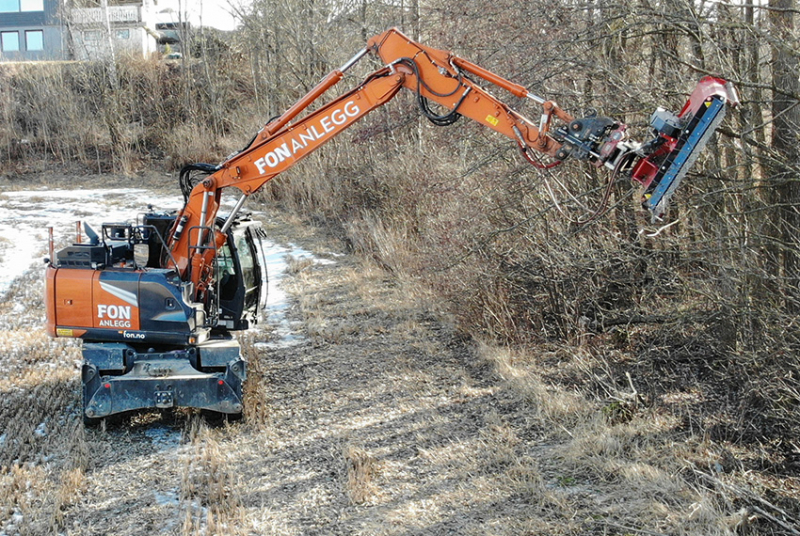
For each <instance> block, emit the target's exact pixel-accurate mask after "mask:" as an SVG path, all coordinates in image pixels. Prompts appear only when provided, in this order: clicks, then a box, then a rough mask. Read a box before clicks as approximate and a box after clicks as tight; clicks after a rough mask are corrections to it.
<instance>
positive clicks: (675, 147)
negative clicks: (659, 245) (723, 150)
mask: <svg viewBox="0 0 800 536" xmlns="http://www.w3.org/2000/svg"><path fill="white" fill-rule="evenodd" d="M726 104H727V105H730V106H736V105H737V104H739V99H738V96H737V95H736V89H735V88H734V87H733V84H731V83H730V82H726V81H725V80H722V79H720V78H714V77H711V76H706V77H704V78H703V79H701V80H700V82H699V83H698V84H697V87H695V89H694V91H693V92H692V95H691V96H690V97H689V100H688V101H686V104H685V105H684V106H683V109H682V110H681V112H680V113H679V114H678V115H677V116H675V115H674V114H671V113H670V112H667V111H666V110H664V109H663V108H659V109H658V110H656V111H655V113H654V114H653V116H652V118H651V119H650V124H651V126H652V127H653V128H654V129H655V131H656V135H657V137H656V138H655V139H654V140H653V141H651V142H649V143H648V144H646V145H644V146H643V147H642V148H641V149H640V150H644V151H645V154H647V156H646V157H645V158H642V159H641V160H640V161H639V162H638V163H637V164H636V166H635V167H634V169H633V172H632V173H631V178H632V179H633V180H635V181H637V182H639V183H641V184H642V185H643V186H644V188H645V191H644V198H643V205H644V206H645V207H646V208H647V209H648V210H650V213H651V214H652V215H653V219H659V218H661V216H662V215H663V214H664V213H665V212H666V210H667V207H668V206H669V200H670V198H671V197H672V194H674V193H675V190H676V189H677V188H678V186H679V185H680V183H681V180H682V179H683V177H684V176H686V173H687V172H688V171H689V169H690V168H691V167H692V164H694V162H695V160H697V157H698V156H699V155H700V153H701V152H702V151H703V149H704V148H705V146H706V144H707V143H708V141H709V140H710V139H711V136H712V135H713V134H714V132H715V131H716V130H717V127H718V126H719V124H720V123H721V122H722V119H723V118H724V117H725V111H726Z"/></svg>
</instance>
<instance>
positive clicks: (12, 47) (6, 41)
mask: <svg viewBox="0 0 800 536" xmlns="http://www.w3.org/2000/svg"><path fill="white" fill-rule="evenodd" d="M0 47H2V49H3V52H18V51H19V32H0Z"/></svg>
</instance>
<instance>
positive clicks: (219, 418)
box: [200, 409, 244, 425]
mask: <svg viewBox="0 0 800 536" xmlns="http://www.w3.org/2000/svg"><path fill="white" fill-rule="evenodd" d="M200 415H201V416H202V417H203V418H204V419H205V420H206V422H207V423H208V424H212V425H220V424H224V423H226V422H237V421H241V420H242V418H243V417H244V413H220V412H219V411H211V410H209V409H202V410H200Z"/></svg>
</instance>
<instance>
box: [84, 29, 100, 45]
mask: <svg viewBox="0 0 800 536" xmlns="http://www.w3.org/2000/svg"><path fill="white" fill-rule="evenodd" d="M83 42H84V43H99V42H100V32H99V31H98V30H86V31H84V32H83Z"/></svg>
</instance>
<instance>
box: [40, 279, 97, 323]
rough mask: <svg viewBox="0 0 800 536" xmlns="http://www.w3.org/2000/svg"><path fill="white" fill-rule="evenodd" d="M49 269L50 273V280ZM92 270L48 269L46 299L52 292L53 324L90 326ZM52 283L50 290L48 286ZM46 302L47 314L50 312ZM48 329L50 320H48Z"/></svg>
mask: <svg viewBox="0 0 800 536" xmlns="http://www.w3.org/2000/svg"><path fill="white" fill-rule="evenodd" d="M51 271H52V272H54V273H53V274H52V280H51ZM95 273H96V272H95V271H94V270H65V269H61V270H48V276H47V277H48V301H49V296H50V293H51V292H52V293H53V302H54V309H55V319H54V320H52V323H53V328H55V326H74V327H87V328H89V327H92V324H93V322H92V276H93V275H94V274H95ZM50 284H52V290H51V287H50ZM49 308H50V305H49V304H48V316H49V314H50V309H49ZM48 329H50V321H48Z"/></svg>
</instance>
